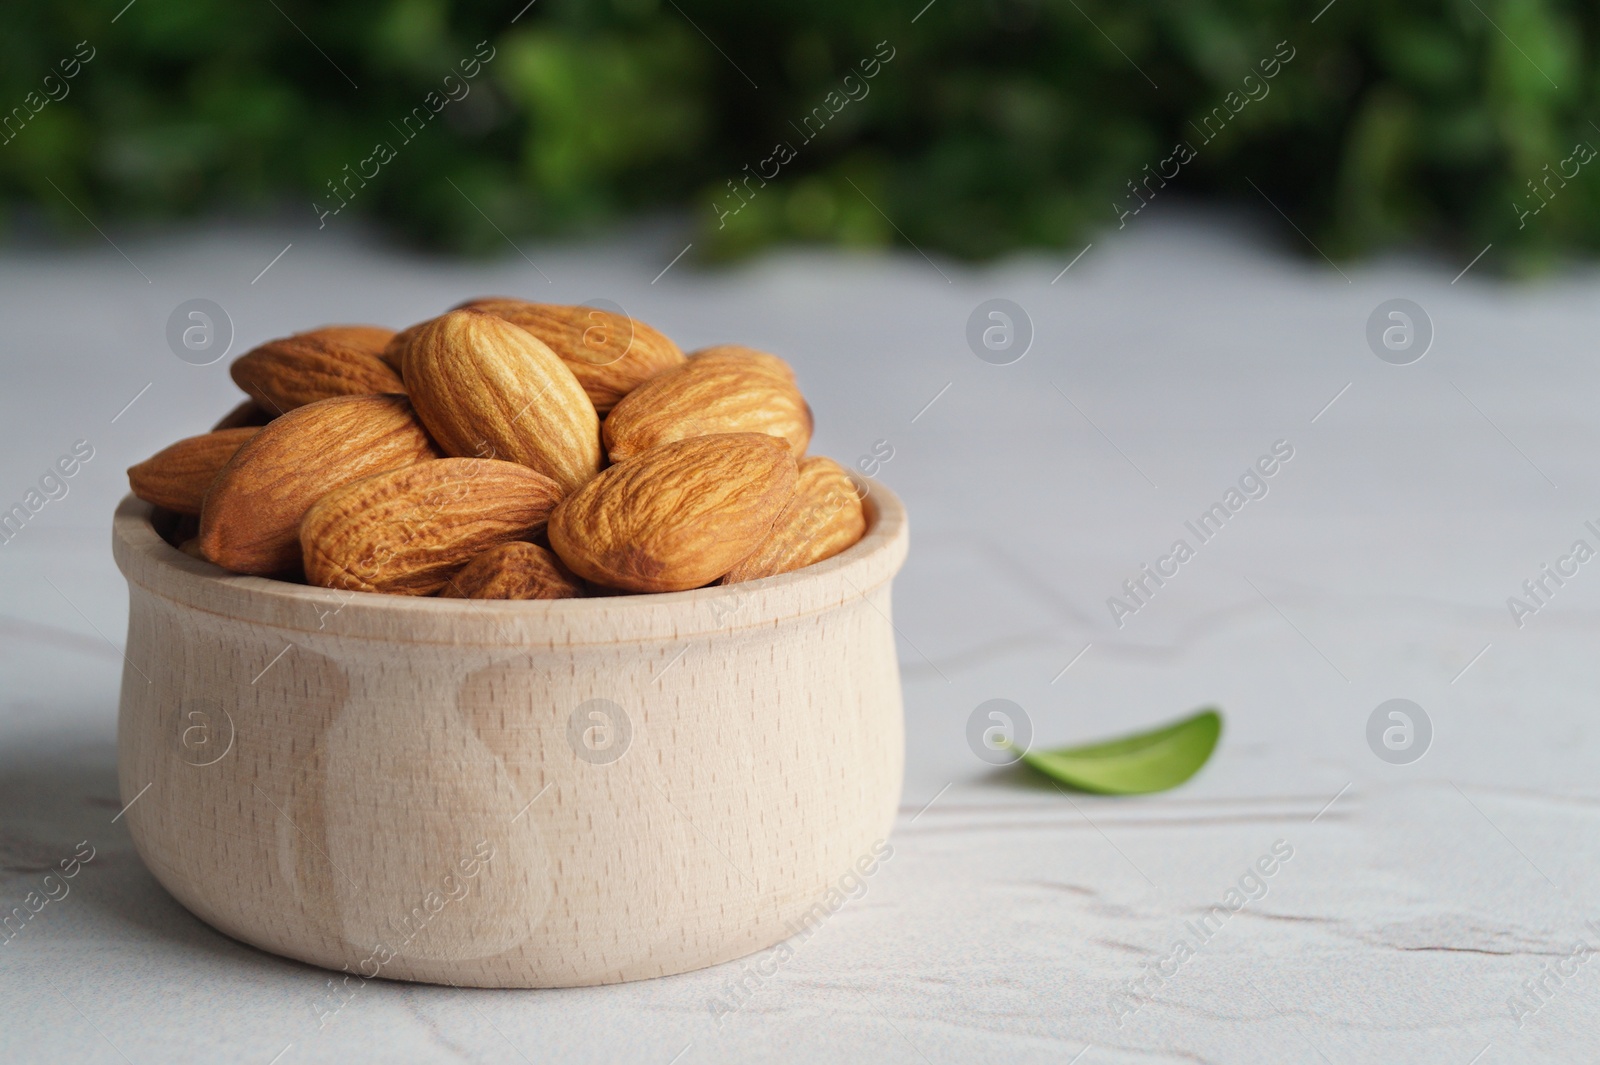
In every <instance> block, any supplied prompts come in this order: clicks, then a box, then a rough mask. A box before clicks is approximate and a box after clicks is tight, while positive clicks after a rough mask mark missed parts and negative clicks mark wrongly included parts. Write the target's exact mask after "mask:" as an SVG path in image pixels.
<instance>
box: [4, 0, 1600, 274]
mask: <svg viewBox="0 0 1600 1065" xmlns="http://www.w3.org/2000/svg"><path fill="white" fill-rule="evenodd" d="M923 2H924V0H908V2H906V3H904V4H900V3H896V4H893V5H889V4H878V3H875V4H862V3H852V2H848V0H812V2H809V3H804V4H801V3H798V2H795V0H776V2H769V3H764V4H748V3H736V2H732V0H666V2H665V3H664V4H661V3H658V2H657V0H535V2H534V3H532V4H531V5H529V6H528V7H527V8H526V9H524V10H522V12H521V13H520V14H519V8H521V5H522V3H523V0H511V2H510V3H507V4H492V5H491V4H488V3H481V2H476V0H466V2H461V3H454V4H447V3H445V2H444V0H362V2H345V3H329V4H324V5H313V4H310V3H307V2H305V0H245V2H240V0H226V2H224V0H184V2H183V3H179V4H172V3H165V2H161V0H135V3H134V4H133V5H132V6H131V7H127V8H124V7H123V4H124V3H125V0H104V2H100V0H95V2H92V3H78V2H74V3H70V4H60V5H58V4H38V5H11V6H9V7H8V9H7V10H6V11H5V12H4V13H3V14H0V22H3V26H0V140H3V141H4V143H3V144H0V219H3V221H4V223H5V225H6V226H8V227H15V226H17V225H18V224H19V223H27V222H30V221H31V220H34V219H40V218H42V219H44V220H46V221H47V222H49V223H53V224H56V225H59V226H60V227H62V228H66V229H83V230H86V231H87V226H88V223H87V220H86V219H85V217H84V215H87V216H88V217H89V218H93V219H95V220H96V221H97V222H99V223H101V224H106V223H109V222H117V223H121V224H127V223H130V222H138V221H141V220H164V219H169V218H173V217H179V216H194V215H198V214H216V213H219V212H223V213H233V214H237V213H240V212H256V211H275V210H280V209H282V208H283V207H284V205H285V204H287V205H288V208H289V209H290V210H291V211H299V210H302V209H303V210H304V211H305V212H306V214H305V217H306V219H307V221H308V222H311V223H315V222H317V220H318V217H319V215H320V213H321V212H322V211H323V210H327V209H329V208H331V207H332V206H334V205H335V203H336V201H335V200H333V199H331V198H330V193H331V192H332V191H335V190H337V191H340V192H342V193H343V197H342V198H343V199H344V200H347V201H348V207H347V208H346V209H345V210H342V211H340V212H338V213H337V214H329V215H325V216H322V220H323V222H324V224H326V225H328V226H340V225H348V224H349V223H350V221H351V220H352V217H353V216H354V215H357V214H359V215H362V216H365V217H367V218H373V219H377V220H379V221H381V222H382V223H384V224H386V225H389V226H391V227H394V228H395V229H397V230H398V231H400V232H403V233H405V234H406V235H407V236H408V237H409V238H411V239H413V240H415V241H416V242H418V243H420V244H423V245H427V246H435V247H444V248H450V249H457V250H467V251H486V250H492V249H495V248H497V247H503V243H502V242H503V239H504V238H503V237H502V232H503V233H504V234H507V235H510V236H511V237H516V236H518V235H520V234H525V233H556V234H561V233H577V232H584V231H593V230H594V229H596V228H597V227H599V226H601V225H604V224H607V223H609V222H612V221H614V220H615V219H617V218H619V217H624V216H627V215H630V214H637V213H640V212H648V211H659V210H678V209H687V210H688V211H689V212H690V217H691V218H693V219H696V220H697V221H696V224H697V226H698V228H699V229H700V236H699V237H698V238H697V241H698V244H699V246H700V247H701V248H702V250H709V251H710V253H712V254H717V255H737V254H742V253H745V252H748V251H750V250H753V249H755V248H758V247H760V246H763V245H765V244H768V243H771V242H774V241H785V240H787V241H793V240H803V241H819V242H835V243H843V244H849V245H878V244H886V243H907V242H913V243H915V244H916V245H917V246H919V247H921V248H923V249H924V250H926V251H929V252H933V251H943V252H946V253H949V254H953V255H957V256H962V257H985V256H991V255H994V254H997V253H1000V252H1004V251H1007V250H1009V249H1013V248H1019V247H1029V246H1036V247H1068V248H1071V247H1075V246H1077V245H1078V244H1081V242H1082V241H1084V240H1086V239H1089V238H1090V237H1092V234H1093V233H1094V231H1096V230H1098V229H1101V228H1103V227H1105V226H1111V227H1113V228H1115V227H1116V226H1117V225H1118V223H1119V218H1120V219H1121V222H1122V223H1123V224H1126V225H1129V226H1134V225H1138V224H1139V221H1140V219H1139V218H1138V217H1137V216H1135V215H1131V214H1130V215H1128V216H1122V212H1123V211H1128V210H1130V209H1131V208H1132V207H1134V206H1137V205H1138V203H1140V202H1142V199H1141V200H1135V199H1134V197H1135V196H1142V197H1145V198H1148V197H1151V196H1153V197H1154V201H1159V200H1161V199H1162V198H1163V197H1165V198H1168V200H1169V202H1170V199H1171V198H1174V197H1178V196H1184V197H1189V198H1202V197H1203V198H1210V199H1213V200H1226V201H1237V202H1238V203H1241V204H1248V205H1249V206H1250V207H1251V209H1259V210H1262V211H1267V210H1268V208H1267V207H1266V205H1265V204H1264V203H1263V202H1262V196H1263V195H1265V196H1270V197H1271V199H1272V201H1273V203H1275V204H1276V205H1277V207H1279V208H1281V209H1282V211H1283V212H1285V213H1286V214H1287V215H1289V216H1290V217H1291V218H1293V219H1294V220H1295V222H1296V223H1297V225H1298V226H1299V227H1300V228H1301V229H1302V230H1304V231H1305V233H1307V234H1308V235H1309V236H1310V237H1312V238H1313V239H1314V240H1316V241H1317V243H1318V244H1319V245H1320V246H1321V247H1322V248H1323V249H1324V250H1326V251H1327V252H1328V253H1329V254H1332V255H1335V256H1343V255H1351V254H1356V253H1359V252H1363V251H1367V250H1371V249H1374V248H1379V247H1394V246H1404V245H1418V244H1431V245H1440V244H1444V245H1448V246H1450V247H1451V248H1452V249H1456V250H1462V251H1466V252H1469V253H1470V252H1475V251H1477V250H1478V249H1479V248H1481V247H1482V246H1483V245H1485V244H1487V243H1489V242H1494V243H1495V244H1496V245H1497V246H1498V247H1500V248H1501V249H1502V251H1503V253H1504V256H1503V257H1501V256H1497V257H1496V258H1497V260H1499V261H1500V262H1501V263H1502V265H1504V264H1510V265H1511V266H1513V267H1514V268H1519V269H1530V268H1537V267H1538V266H1540V265H1542V264H1545V263H1548V262H1549V261H1550V260H1551V259H1552V258H1553V257H1555V256H1557V255H1560V254H1563V253H1566V252H1570V251H1573V250H1588V249H1592V248H1594V247H1595V245H1596V242H1597V237H1600V166H1583V165H1582V164H1581V163H1578V162H1576V158H1577V157H1575V155H1574V146H1575V145H1576V144H1578V143H1579V142H1588V143H1592V144H1596V145H1600V126H1597V125H1596V124H1595V123H1596V121H1600V106H1597V104H1600V99H1597V93H1600V79H1597V77H1596V63H1595V58H1594V54H1593V53H1594V51H1595V46H1596V44H1597V43H1600V8H1596V7H1595V6H1593V5H1584V4H1578V3H1559V2H1555V0H1412V2H1409V3H1406V4H1403V5H1402V4H1392V3H1383V2H1380V0H1335V2H1334V3H1333V4H1331V5H1330V6H1329V7H1327V8H1325V9H1323V10H1322V11H1321V12H1320V14H1319V13H1318V11H1317V7H1318V6H1319V0H1313V2H1312V3H1310V4H1307V3H1304V2H1296V3H1292V4H1291V3H1288V2H1286V0H1131V2H1113V0H934V3H933V4H931V5H930V6H929V7H927V8H925V9H921V10H920V14H919V9H920V8H921V5H922V3H923ZM119 12H120V14H119ZM113 18H115V21H114V22H113ZM1313 19H1315V21H1313ZM913 20H914V21H913ZM480 41H487V42H489V43H488V45H487V46H485V48H484V50H483V52H482V53H481V54H485V55H487V54H489V52H488V50H489V49H491V48H492V49H493V59H492V60H490V61H489V62H487V63H486V64H484V65H483V66H482V67H481V70H479V71H478V72H477V73H476V77H474V78H471V79H470V80H462V79H463V74H462V71H463V68H462V65H461V64H462V63H463V61H464V60H470V59H471V58H472V57H473V55H474V49H475V46H477V44H478V42H480ZM1282 41H1287V42H1289V47H1290V48H1292V49H1293V52H1294V58H1293V59H1292V61H1290V62H1287V63H1285V64H1284V65H1283V67H1282V69H1281V71H1279V72H1278V73H1277V75H1276V76H1275V77H1274V78H1272V79H1271V80H1270V82H1269V83H1267V89H1268V91H1266V93H1265V95H1263V96H1261V97H1259V98H1258V99H1255V100H1253V101H1251V102H1249V104H1248V106H1243V107H1241V108H1237V109H1236V108H1233V107H1232V106H1231V105H1230V104H1228V103H1226V102H1225V101H1228V100H1229V95H1228V94H1230V93H1235V94H1238V93H1242V92H1247V91H1259V89H1258V90H1250V89H1249V88H1248V85H1249V84H1250V83H1248V82H1246V81H1245V80H1244V79H1245V78H1246V76H1247V75H1254V76H1255V79H1256V84H1257V85H1258V86H1259V85H1260V84H1261V82H1262V79H1261V70H1260V63H1261V61H1262V60H1264V59H1267V58H1268V57H1270V56H1272V55H1273V53H1274V49H1275V48H1276V47H1278V44H1279V42H1282ZM79 42H87V43H86V44H85V45H82V46H80V45H79ZM880 42H887V43H886V44H884V43H880ZM884 50H888V51H889V52H891V53H892V59H889V60H887V61H884V62H883V63H882V64H881V67H880V68H879V69H878V70H877V71H876V72H875V73H874V75H873V76H871V77H870V78H869V77H866V76H865V75H864V73H863V71H864V69H865V68H864V67H863V66H862V64H863V63H864V62H865V61H869V60H871V59H872V57H873V56H874V55H875V54H877V55H879V56H880V58H881V55H882V54H883V51H884ZM91 51H92V58H90V59H88V61H86V62H81V63H80V65H79V68H78V69H77V70H76V71H75V76H73V77H71V78H70V79H69V78H66V77H65V72H66V71H67V70H69V69H71V65H72V62H73V57H74V54H75V52H76V53H77V54H78V55H79V56H80V58H81V56H82V55H84V54H88V53H89V52H91ZM451 74H453V75H454V77H455V79H456V80H455V81H454V82H453V83H452V82H446V81H445V80H444V79H445V77H446V75H451ZM847 75H849V76H850V77H851V78H852V79H853V81H849V80H846V76H847ZM451 84H455V85H458V86H459V85H462V84H465V85H466V86H467V91H466V94H465V95H464V96H463V97H462V98H460V99H459V100H455V101H451V102H448V103H447V104H446V106H444V107H443V108H441V109H437V112H436V116H435V118H434V119H433V120H430V121H428V122H427V123H426V124H425V125H424V124H422V123H421V119H418V120H417V123H416V124H417V125H421V130H420V132H414V131H411V130H409V129H408V128H403V127H402V125H401V123H402V121H403V119H404V118H405V116H408V115H412V114H418V113H419V112H416V111H414V109H416V108H419V107H422V108H424V110H425V111H428V110H434V109H433V108H432V106H431V104H428V103H426V102H425V101H427V100H429V99H430V97H429V96H428V94H429V93H435V94H440V95H436V96H435V97H433V98H431V99H435V100H436V99H441V98H443V97H442V94H443V93H445V92H450V91H455V92H459V91H460V90H459V89H454V90H452V89H449V88H448V86H450V85H451ZM852 85H853V86H854V87H853V88H851V86H852ZM830 93H831V94H834V95H833V96H831V97H830V95H829V94H830ZM844 93H850V94H851V96H853V97H854V98H847V97H846V96H845V95H843V94H844ZM1237 98H1238V97H1237V96H1235V97H1234V99H1237ZM841 100H842V101H844V104H843V106H837V102H838V101H841ZM1218 107H1229V109H1230V110H1237V114H1236V115H1234V116H1232V120H1231V121H1229V122H1228V123H1227V124H1226V126H1225V128H1223V129H1222V131H1221V132H1220V133H1218V134H1216V135H1215V136H1214V137H1213V138H1211V139H1202V138H1201V137H1200V136H1199V135H1198V134H1199V132H1200V124H1201V123H1203V122H1204V120H1205V117H1206V116H1208V115H1212V114H1215V113H1217V112H1215V111H1214V109H1215V108H1218ZM819 108H822V109H824V110H822V111H820V112H819V111H818V110H817V109H819ZM813 114H821V115H822V116H823V117H825V118H827V119H828V121H827V123H826V125H825V126H823V127H822V128H821V130H820V132H816V130H815V128H814V127H811V126H805V127H803V125H802V124H803V123H804V121H805V118H806V117H807V116H810V115H813ZM808 131H809V132H811V134H812V136H811V137H810V138H807V137H806V136H805V134H806V133H807V132H808ZM407 132H412V136H410V137H406V136H403V134H405V133H407ZM1179 141H1187V142H1188V143H1189V145H1190V146H1191V147H1192V148H1193V150H1194V153H1195V157H1194V158H1193V159H1192V161H1189V162H1188V163H1187V164H1186V165H1184V166H1183V167H1182V169H1181V172H1180V173H1179V174H1178V175H1177V176H1175V177H1173V178H1172V179H1171V180H1170V181H1168V182H1167V183H1166V184H1165V185H1162V184H1161V183H1160V181H1159V180H1157V181H1155V182H1151V181H1149V177H1150V174H1151V173H1152V171H1151V170H1149V169H1147V167H1149V168H1159V167H1161V166H1162V162H1163V160H1165V159H1167V158H1169V157H1170V156H1171V153H1172V150H1173V146H1174V144H1175V143H1176V142H1179ZM380 142H381V143H384V144H386V145H388V146H389V147H390V148H391V149H392V151H393V153H394V158H392V159H391V160H389V161H387V162H386V163H384V164H383V165H382V166H381V170H380V172H379V173H377V175H376V176H373V177H370V179H368V178H362V179H359V180H356V181H353V182H352V181H351V180H350V178H349V175H351V174H352V173H353V172H354V170H356V169H361V168H363V167H364V166H370V165H372V164H370V163H367V164H363V160H366V159H369V158H370V157H371V156H372V155H373V153H374V146H375V145H376V144H378V143H380ZM779 142H784V143H786V144H787V145H788V147H789V149H790V154H791V155H792V158H790V159H789V160H788V161H787V162H785V163H784V164H782V165H781V167H780V168H779V172H778V173H777V174H776V175H775V176H772V177H771V178H770V180H767V179H765V178H754V179H753V180H752V175H753V174H754V173H755V172H756V171H758V170H759V171H762V172H763V173H767V174H771V168H772V167H773V165H774V164H773V162H772V157H773V151H774V145H775V144H777V143H779ZM1580 154H1581V153H1580ZM1574 169H1578V170H1579V172H1578V173H1577V174H1576V176H1572V171H1573V170H1574ZM369 173H370V171H369ZM1130 182H1144V183H1143V184H1142V185H1141V186H1140V187H1141V189H1143V190H1144V192H1143V193H1142V194H1141V193H1138V192H1136V191H1135V190H1134V189H1133V187H1132V186H1131V185H1130ZM1252 182H1253V183H1254V184H1255V185H1256V186H1258V187H1259V190H1260V193H1259V194H1258V192H1257V191H1256V190H1255V189H1252V188H1251V183H1252ZM330 183H333V185H334V189H333V190H330V187H329V186H330ZM735 184H737V185H738V186H739V188H738V189H735V188H734V185H735ZM69 198H70V202H69ZM1154 201H1152V202H1154ZM301 204H304V207H303V208H302V207H301ZM74 205H76V207H75V206H74ZM313 205H316V206H313ZM735 207H739V208H741V209H738V210H737V211H735V210H734V208H735ZM1535 207H1537V208H1538V210H1537V212H1535V211H1534V210H1533V209H1534V208H1535ZM79 208H81V210H82V212H83V213H82V214H80V213H79V210H78V209H79ZM1523 212H1526V213H1523ZM291 217H293V216H292V215H291ZM1272 217H1275V216H1272Z"/></svg>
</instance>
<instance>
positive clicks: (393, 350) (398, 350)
mask: <svg viewBox="0 0 1600 1065" xmlns="http://www.w3.org/2000/svg"><path fill="white" fill-rule="evenodd" d="M427 324H428V323H427V322H418V323H417V324H416V325H408V326H406V327H405V328H404V329H402V330H400V332H398V333H396V334H395V335H394V336H392V337H390V338H389V342H388V343H387V344H385V345H384V346H383V350H382V351H380V352H378V358H380V359H382V360H383V361H384V364H385V365H386V366H388V367H389V369H391V370H393V371H394V372H395V373H397V374H399V375H400V376H401V377H402V378H404V376H405V372H406V349H407V348H409V347H410V346H411V338H412V337H414V336H416V335H417V330H419V329H421V328H422V327H423V326H425V325H427Z"/></svg>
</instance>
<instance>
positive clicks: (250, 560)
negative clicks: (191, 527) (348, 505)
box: [200, 396, 438, 574]
mask: <svg viewBox="0 0 1600 1065" xmlns="http://www.w3.org/2000/svg"><path fill="white" fill-rule="evenodd" d="M437 456H438V451H437V450H435V448H434V446H433V443H432V442H431V441H430V440H429V439H428V434H427V433H426V432H424V431H423V428H422V424H421V423H420V422H418V421H417V417H416V414H415V413H414V412H413V411H412V409H411V404H410V402H408V401H407V400H406V397H404V396H340V397H338V398H335V399H324V400H321V401H320V402H317V403H311V404H308V405H306V406H304V407H299V408H296V409H295V410H292V411H290V412H289V413H288V414H285V415H283V416H282V417H281V418H274V419H273V420H272V422H271V423H270V424H268V425H265V426H263V427H262V428H261V429H260V430H259V431H258V432H257V433H256V435H255V436H253V437H251V438H250V440H249V441H247V442H246V443H245V445H244V446H243V447H241V448H240V449H239V451H238V453H237V454H235V455H234V456H233V458H232V459H230V460H229V461H228V464H227V465H226V466H224V467H223V468H222V471H221V472H220V473H218V474H217V477H216V480H214V481H213V482H212V483H211V488H210V490H209V491H208V492H207V493H206V498H205V504H204V506H202V507H201V510H200V549H201V550H202V551H203V552H204V553H205V556H206V558H208V559H210V560H211V561H212V562H215V563H216V564H217V565H219V566H221V567H223V568H224V569H230V570H233V571H234V572H235V573H258V574H267V573H276V572H279V571H281V570H286V569H290V568H292V567H294V566H295V565H296V564H297V563H299V561H300V538H299V531H300V519H301V518H303V517H304V516H305V513H306V511H308V510H310V509H311V504H313V503H315V502H316V501H317V500H318V499H319V498H321V497H322V496H324V495H326V494H327V493H329V492H331V491H333V489H335V488H338V487H340V486H341V485H346V484H349V483H350V482H351V481H358V480H360V479H361V478H363V477H369V476H371V475H372V474H374V473H380V472H382V471H383V470H392V469H395V468H397V467H400V466H409V465H411V464H412V463H414V462H420V461H422V460H423V459H428V458H435V457H437Z"/></svg>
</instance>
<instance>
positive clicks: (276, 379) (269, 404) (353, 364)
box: [228, 325, 405, 414]
mask: <svg viewBox="0 0 1600 1065" xmlns="http://www.w3.org/2000/svg"><path fill="white" fill-rule="evenodd" d="M393 337H394V330H392V329H380V328H378V327H377V326H367V325H330V326H327V327H325V328H323V329H313V330H311V331H310V332H308V333H296V334H295V335H294V336H288V337H283V338H281V339H278V340H269V341H267V342H266V343H265V344H262V345H260V346H259V347H256V348H252V349H251V350H250V351H248V352H246V353H245V354H243V355H241V356H239V357H238V358H237V359H235V360H234V361H233V365H232V366H230V367H229V368H228V372H229V373H230V374H232V375H233V379H234V381H235V382H236V383H237V384H238V385H239V387H240V388H242V389H244V390H245V391H246V392H248V393H249V394H250V397H251V398H252V399H254V400H255V401H256V402H257V403H259V404H261V406H263V407H265V408H266V409H267V410H269V411H275V412H277V413H279V414H283V413H286V412H288V411H291V410H293V409H294V408H296V407H303V406H305V405H306V404H307V403H315V402H316V401H317V400H319V399H330V398H332V397H333V396H365V395H372V394H374V393H378V392H404V391H405V386H404V385H403V384H401V382H400V375H399V374H397V373H396V372H395V371H394V370H392V369H391V368H390V367H389V366H388V364H387V363H385V362H384V361H383V360H382V359H381V358H379V353H380V352H382V351H383V350H384V346H385V345H386V344H388V343H389V341H390V339H392V338H393Z"/></svg>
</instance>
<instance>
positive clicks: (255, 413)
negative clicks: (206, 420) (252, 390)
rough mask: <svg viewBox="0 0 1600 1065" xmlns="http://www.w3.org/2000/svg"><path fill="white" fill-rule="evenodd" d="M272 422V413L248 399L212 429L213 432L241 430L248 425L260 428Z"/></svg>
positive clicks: (224, 416) (225, 415)
mask: <svg viewBox="0 0 1600 1065" xmlns="http://www.w3.org/2000/svg"><path fill="white" fill-rule="evenodd" d="M271 420H272V412H271V411H269V410H267V409H266V408H265V407H262V406H261V405H260V404H258V403H257V402H256V401H255V400H253V399H247V400H245V401H244V402H243V403H241V404H239V405H238V406H237V407H235V408H233V409H232V410H230V411H229V412H228V413H226V414H224V415H223V416H222V420H221V421H219V422H217V424H216V425H213V426H212V427H211V431H212V432H213V433H214V432H217V431H218V430H219V429H240V428H243V427H244V426H247V425H253V426H256V427H257V428H260V427H261V426H263V425H266V424H267V423H268V422H270V421H271Z"/></svg>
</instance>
